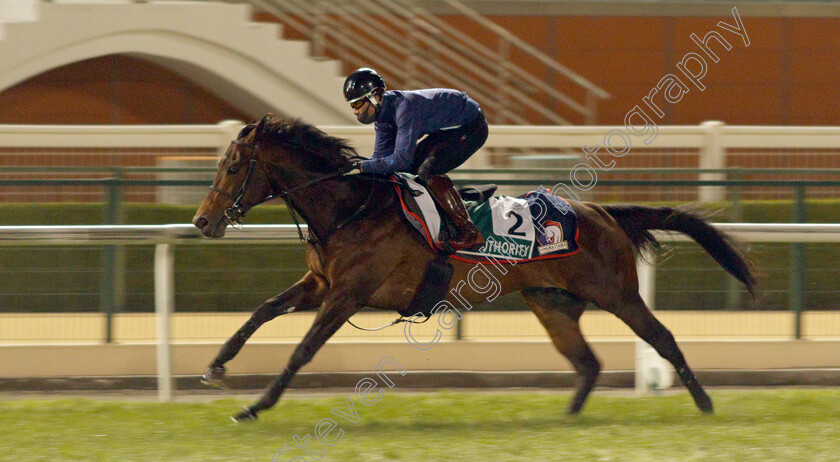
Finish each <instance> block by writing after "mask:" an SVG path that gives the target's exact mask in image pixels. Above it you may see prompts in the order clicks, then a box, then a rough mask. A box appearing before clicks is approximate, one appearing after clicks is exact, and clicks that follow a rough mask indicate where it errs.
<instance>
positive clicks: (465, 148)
mask: <svg viewBox="0 0 840 462" xmlns="http://www.w3.org/2000/svg"><path fill="white" fill-rule="evenodd" d="M487 133H488V132H487V120H486V119H485V118H484V112H479V113H478V116H476V118H475V119H474V120H473V121H472V122H470V123H468V124H466V125H464V126H462V127H458V128H453V129H452V130H444V131H440V132H436V133H432V134H430V135H429V136H427V137H426V138H424V139H423V140H422V141H420V142H419V143H417V147H416V148H415V149H414V163H412V165H411V168H410V170H408V172H409V173H413V174H415V175H418V176H419V177H420V179H421V180H422V181H426V180H428V179H429V177H431V176H434V175H442V174H445V173H447V172H449V171H451V170H454V169H455V168H457V167H458V166H459V165H461V164H463V163H464V162H466V161H467V159H469V158H470V156H472V155H473V154H475V152H476V151H478V150H479V149H480V148H481V147H482V146H484V142H485V141H487Z"/></svg>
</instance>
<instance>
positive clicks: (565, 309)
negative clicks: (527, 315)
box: [522, 288, 601, 414]
mask: <svg viewBox="0 0 840 462" xmlns="http://www.w3.org/2000/svg"><path fill="white" fill-rule="evenodd" d="M522 296H523V297H524V298H525V301H526V302H527V303H528V305H529V306H530V307H531V311H533V312H534V314H536V315H537V318H538V319H539V320H540V323H541V324H542V325H543V327H545V330H546V331H547V332H548V335H549V337H551V341H552V342H553V343H554V346H555V347H556V348H557V350H558V351H559V352H560V353H561V354H562V355H563V356H565V357H566V358H567V359H568V360H569V361H570V362H571V363H572V366H574V368H575V371H576V372H577V373H578V376H579V378H578V386H577V391H576V392H575V396H574V398H572V402H571V403H570V404H569V409H568V411H569V414H577V413H578V412H580V410H581V409H582V408H583V403H584V402H586V398H587V397H588V396H589V393H590V392H592V389H593V388H594V387H595V381H596V380H597V379H598V374H599V373H600V372H601V363H600V362H599V361H598V358H596V357H595V353H593V352H592V349H591V348H590V347H589V344H587V343H586V340H585V339H584V338H583V333H581V331H580V324H578V320H579V319H580V316H581V314H582V313H583V309H584V307H585V305H586V302H584V301H582V300H580V299H577V298H576V297H574V296H573V295H571V294H568V293H566V292H564V291H562V290H559V289H552V288H532V289H525V290H523V291H522Z"/></svg>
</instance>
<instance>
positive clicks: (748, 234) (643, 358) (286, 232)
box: [0, 223, 840, 401]
mask: <svg viewBox="0 0 840 462" xmlns="http://www.w3.org/2000/svg"><path fill="white" fill-rule="evenodd" d="M715 226H717V227H718V228H719V229H721V230H723V231H726V232H728V233H729V234H731V235H732V236H734V237H736V238H738V239H740V240H741V241H746V242H798V243H805V242H821V243H825V242H831V243H837V242H840V225H836V224H742V223H737V224H716V225H715ZM657 237H658V238H659V239H661V240H663V241H681V240H688V238H687V237H685V236H682V235H678V234H673V233H658V234H657ZM297 239H298V235H297V230H296V229H295V227H294V226H293V225H249V226H244V227H243V228H242V229H240V230H236V229H232V230H230V231H229V232H228V234H227V235H226V236H225V238H223V239H218V240H211V239H204V238H202V237H201V235H200V233H199V231H198V230H197V229H196V228H195V227H193V226H191V225H186V224H184V225H149V226H0V244H2V245H12V246H17V245H41V246H43V245H67V244H77V245H78V244H81V245H87V244H90V245H100V244H150V245H156V252H155V259H156V261H155V274H154V278H155V310H156V316H157V342H156V344H157V352H158V353H157V366H158V379H159V397H160V399H161V400H164V401H168V400H171V399H172V393H173V380H172V373H171V361H170V351H169V349H170V344H171V341H170V338H169V318H170V316H171V313H172V312H173V309H174V307H173V303H174V282H173V275H174V258H173V253H172V247H173V246H175V245H178V244H179V243H195V242H207V243H230V242H238V243H265V242H273V243H292V242H296V241H297ZM655 276H656V267H655V265H654V266H651V265H646V264H640V265H639V278H640V290H641V292H642V297H643V298H644V299H645V300H646V302H647V303H648V304H649V305H650V306H651V308H654V307H655V305H656V301H655V297H654V281H655ZM648 348H649V347H647V345H646V344H643V343H641V342H639V344H638V345H637V355H636V357H637V364H636V374H637V382H636V383H637V387H638V389H639V390H641V391H644V390H646V389H647V388H648V387H649V386H650V381H649V380H648V378H646V377H647V375H645V374H650V373H651V372H652V371H654V372H655V373H657V374H659V377H666V376H670V374H669V373H668V372H666V371H670V369H669V367H670V366H667V367H666V366H665V365H664V364H663V363H662V360H661V358H658V356H656V355H655V354H654V355H651V354H649V352H648ZM657 358H658V359H657ZM671 378H672V377H671ZM667 383H668V380H662V381H661V382H660V383H659V384H658V385H659V386H664V385H666V384H667Z"/></svg>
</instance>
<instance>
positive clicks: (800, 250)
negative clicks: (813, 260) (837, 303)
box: [790, 185, 807, 339]
mask: <svg viewBox="0 0 840 462" xmlns="http://www.w3.org/2000/svg"><path fill="white" fill-rule="evenodd" d="M793 215H794V216H793V221H794V222H795V223H805V222H806V219H807V214H806V211H805V186H803V185H799V186H797V187H796V200H795V201H794V209H793ZM804 306H805V244H804V243H802V242H796V243H794V244H793V249H792V252H791V264H790V307H791V309H792V310H793V313H794V326H793V333H794V337H795V338H796V339H800V338H802V310H803V309H804Z"/></svg>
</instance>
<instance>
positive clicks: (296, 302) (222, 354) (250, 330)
mask: <svg viewBox="0 0 840 462" xmlns="http://www.w3.org/2000/svg"><path fill="white" fill-rule="evenodd" d="M325 293H326V284H325V283H324V282H323V281H321V280H320V279H319V278H318V277H317V276H315V275H314V273H312V272H309V273H307V274H306V275H305V276H304V277H303V278H302V279H301V280H300V281H298V282H297V283H296V284H295V285H293V286H292V287H290V288H289V289H288V290H286V291H285V292H283V293H281V294H279V295H275V296H274V297H272V298H270V299H268V300H266V301H265V302H263V304H262V305H260V306H259V307H258V308H257V309H256V310H254V312H253V313H252V314H251V317H250V319H248V321H247V322H245V324H244V325H243V326H242V327H240V328H239V330H238V331H236V333H235V334H233V336H232V337H230V338H229V339H228V340H227V342H225V344H224V345H223V346H222V348H221V350H220V351H219V354H218V355H217V356H216V359H214V360H213V362H212V363H210V366H209V367H208V368H207V372H206V373H205V374H204V376H203V377H202V381H203V382H204V383H206V384H208V385H211V386H216V387H222V386H223V385H222V380H223V379H224V374H225V369H224V365H225V363H227V362H228V361H230V360H231V359H233V358H234V357H235V356H236V355H237V353H239V351H240V350H241V349H242V347H243V346H244V345H245V342H247V341H248V339H249V338H251V336H252V335H254V332H256V331H257V329H259V328H260V326H262V325H263V324H265V323H266V322H268V321H271V320H272V319H274V318H276V317H277V316H280V315H283V314H287V313H291V312H293V311H309V310H314V309H317V308H318V306H319V305H320V304H321V301H322V300H323V298H324V295H325Z"/></svg>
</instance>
